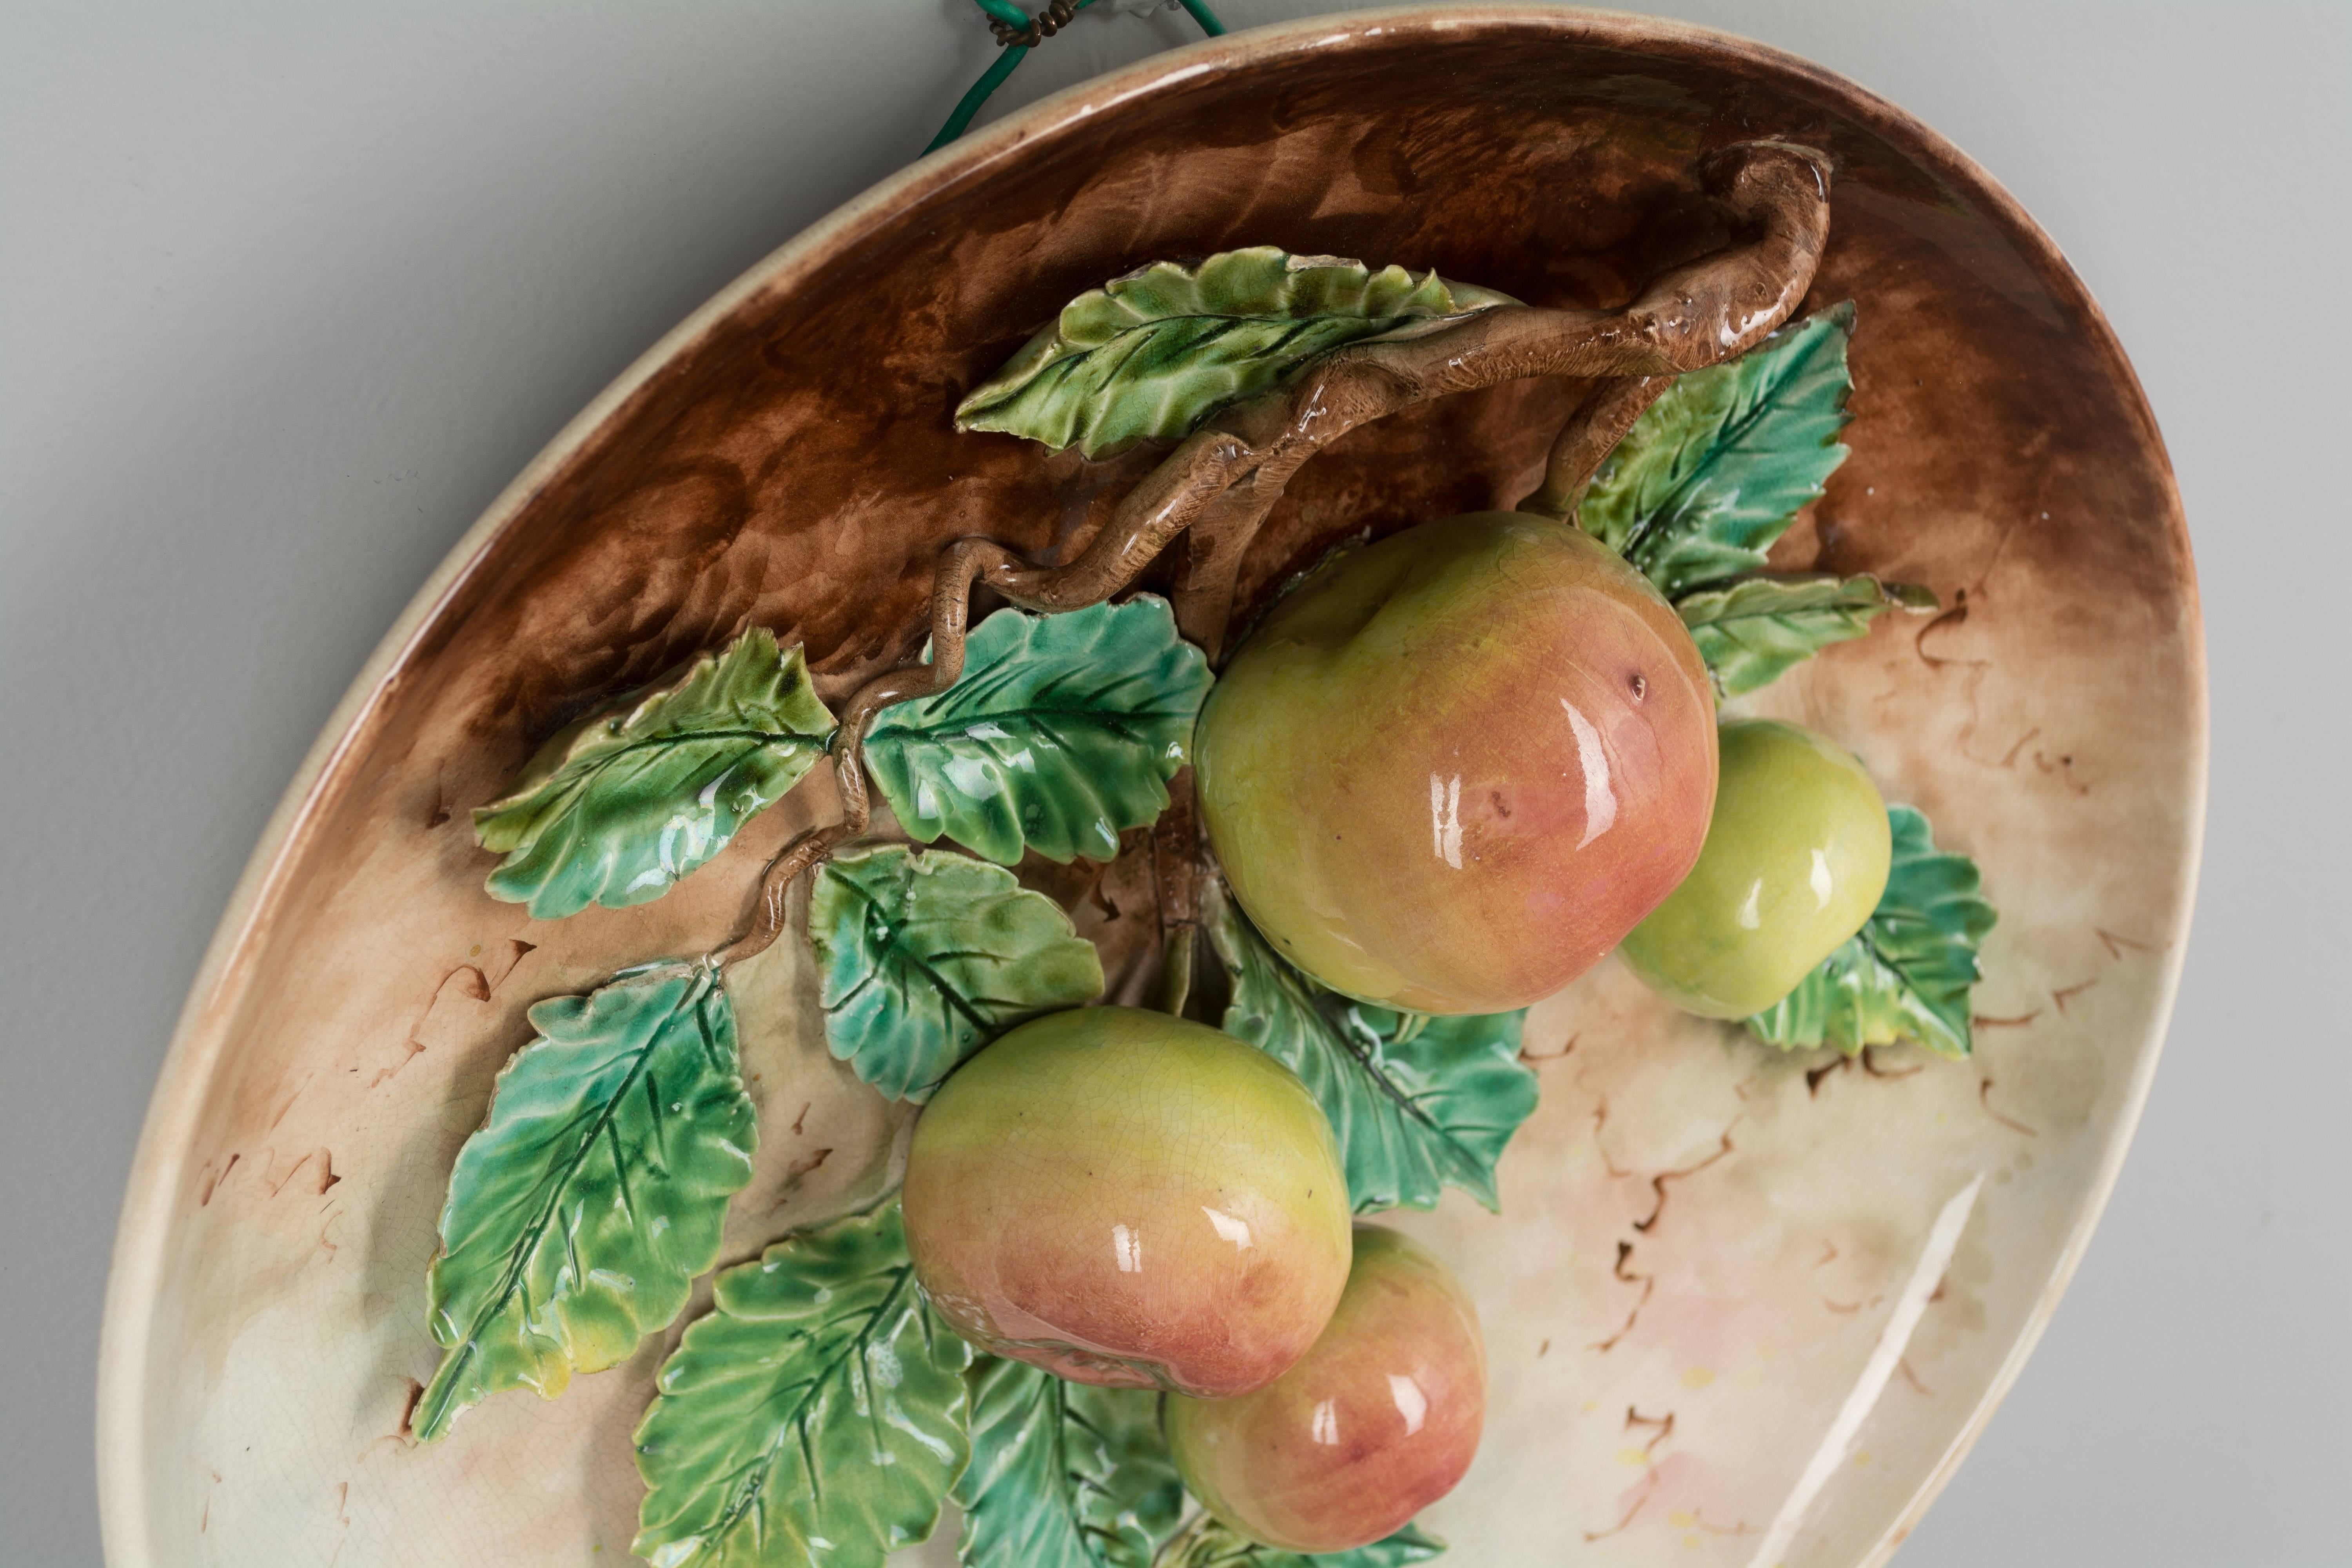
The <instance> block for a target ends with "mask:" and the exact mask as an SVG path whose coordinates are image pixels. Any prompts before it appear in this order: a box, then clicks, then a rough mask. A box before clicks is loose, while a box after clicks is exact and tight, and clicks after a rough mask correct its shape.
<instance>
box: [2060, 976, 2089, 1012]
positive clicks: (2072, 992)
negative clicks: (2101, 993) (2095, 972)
mask: <svg viewBox="0 0 2352 1568" xmlns="http://www.w3.org/2000/svg"><path fill="white" fill-rule="evenodd" d="M2098 983H2099V982H2098V980H2097V978H2096V977H2093V978H2092V979H2089V980H2085V981H2084V982H2083V983H2082V984H2079V985H2069V986H2068V987H2066V989H2064V990H2063V991H2053V992H2052V993H2050V1000H2051V1001H2052V1002H2053V1003H2055V1004H2057V1006H2058V1011H2059V1012H2060V1013H2062V1014H2063V1013H2064V1012H2065V1011H2066V1004H2067V1003H2069V1002H2071V1001H2073V1000H2074V998H2075V997H2077V996H2080V995H2081V994H2083V993H2084V992H2085V991H2088V990H2089V989H2090V988H2091V987H2092V986H2094V985H2096V984H2098Z"/></svg>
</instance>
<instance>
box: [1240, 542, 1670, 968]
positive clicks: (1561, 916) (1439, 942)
mask: <svg viewBox="0 0 2352 1568" xmlns="http://www.w3.org/2000/svg"><path fill="white" fill-rule="evenodd" d="M1194 761H1195V764H1196V766H1197V768H1198V774H1199V784H1200V792H1201V808H1202V818H1203V820H1204V822H1205V823H1206V825H1207V828H1208V835H1209V842H1210V845H1211V847H1213V848H1214V849H1215V851H1216V853H1217V858H1218V860H1219V861H1220V862H1221V863H1222V865H1223V868H1224V873H1225V878H1226V880H1227V881H1228V882H1229V883H1230V884H1231V886H1232V888H1233V890H1234V896H1235V897H1236V898H1237V899H1238V900H1240V901H1241V905H1242V908H1243V909H1244V910H1246V911H1247V912H1248V914H1249V917H1250V919H1251V921H1253V922H1254V923H1255V925H1256V926H1257V928H1258V930H1259V931H1262V932H1264V933H1265V936H1266V938H1267V939H1268V940H1269V941H1270V942H1273V943H1274V945H1275V946H1276V949H1277V950H1278V951H1280V952H1282V953H1283V954H1284V955H1285V956H1286V957H1287V958H1289V959H1290V961H1291V962H1292V963H1296V964H1297V965H1298V966H1299V967H1300V968H1301V969H1304V970H1305V971H1307V973H1309V974H1311V975H1313V976H1315V978H1316V979H1318V980H1319V981H1321V982H1322V983H1323V984H1326V985H1328V986H1330V987H1331V988H1332V989H1334V990H1336V991H1339V992H1342V993H1344V994H1348V995H1350V996H1356V997H1360V998H1361V999H1363V1000H1365V1001H1369V1002H1377V1003H1381V1004H1383V1005H1388V1006H1391V1007H1399V1008H1409V1009H1412V1010H1413V1011H1416V1012H1423V1013H1499V1012H1505V1011H1507V1010H1509V1009H1511V1008H1514V1007H1521V1006H1525V1005H1528V1003H1531V1002H1535V1001H1538V1000H1539V999H1541V998H1542V997H1545V996H1548V995H1549V994H1551V993H1553V992H1554V991H1557V990H1558V989H1559V987H1560V986H1562V985H1564V984H1567V983H1568V982H1569V981H1570V980H1572V979H1574V978H1575V977H1576V976H1577V975H1579V974H1580V973H1583V972H1584V971H1585V970H1586V969H1588V968H1590V967H1591V965H1592V964H1594V963H1597V962H1599V961H1600V959H1601V958H1602V957H1603V956H1604V955H1606V954H1607V953H1608V952H1609V951H1610V950H1611V949H1612V948H1613V947H1615V946H1616V945H1617V942H1618V941H1619V940H1620V939H1621V938H1622V937H1623V936H1624V934H1625V933H1626V932H1627V931H1631V930H1632V929H1633V927H1634V925H1636V924H1637V923H1638V922H1639V921H1641V920H1642V918H1643V916H1644V915H1646V914H1648V913H1649V912H1650V911H1651V910H1653V909H1654V908H1656V907H1657V905H1658V904H1659V903H1660V902H1661V901H1662V900H1664V898H1665V897H1666V895H1667V894H1669V893H1671V892H1672V891H1674V889H1675V884H1677V883H1679V882H1680V881H1681V880H1682V879H1683V877H1684V875H1685V873H1686V872H1688V871H1689V870H1690V868H1691V866H1692V864H1693V863H1694V862H1696V860H1697V858H1698V853H1699V847H1700V846H1701V845H1702V844H1704V843H1705V842H1706V827H1707V819H1708V816H1709V815H1710V814H1711V812H1712V811H1713V809H1714V805H1715V782H1716V739H1715V700H1714V696H1713V693H1712V692H1711V690H1710V689H1709V687H1708V684H1707V677H1706V663H1705V661H1704V660H1702V659H1701V658H1700V657H1699V652H1698V648H1697V647H1696V645H1694V644H1693V643H1692V641H1691V639H1690V634H1689V633H1688V632H1686V631H1685V630H1684V629H1683V625H1682V621H1681V619H1680V618H1679V617H1678V616H1676V615H1675V612H1674V608H1673V606H1671V605H1668V604H1667V603H1666V601H1665V600H1664V598H1663V597H1661V596H1660V595H1659V594H1658V592H1657V590H1656V589H1655V588H1654V587H1652V586H1651V584H1650V583H1649V582H1648V580H1647V579H1645V578H1644V577H1643V576H1642V574H1640V573H1638V572H1636V571H1634V570H1633V568H1632V567H1631V566H1628V565H1627V564H1626V563H1624V562H1623V561H1622V559H1620V558H1619V557H1618V555H1617V554H1616V553H1615V552H1612V551H1611V550H1610V549H1608V548H1607V547H1606V546H1605V545H1602V544H1601V543H1600V542H1597V541H1595V540H1593V539H1591V538H1590V537H1588V536H1587V535H1586V534H1584V533H1583V532H1582V531H1580V530H1579V529H1577V528H1576V527H1575V526H1573V525H1572V524H1569V523H1561V522H1555V521H1550V520H1549V519H1545V518H1538V517H1532V516H1528V515H1526V514H1523V513H1519V512H1479V513H1474V514H1472V515H1470V516H1466V517H1456V518H1449V519H1447V520H1446V521H1443V522H1432V523H1423V525H1421V526H1420V527H1418V528H1412V529H1409V530H1407V531H1404V532H1402V533H1399V534H1395V535H1392V536H1391V537H1390V538H1387V539H1384V540H1381V542H1378V543H1376V544H1372V545H1370V546H1367V547H1366V548H1364V549H1362V550H1359V551H1356V552H1353V553H1351V554H1348V555H1344V556H1341V557H1340V558H1339V559H1338V560H1336V561H1334V562H1332V563H1329V564H1328V565H1327V566H1325V567H1323V568H1322V569H1321V570H1319V571H1318V572H1317V573H1316V574H1314V575H1313V576H1311V577H1309V578H1308V579H1307V582H1306V583H1305V584H1302V585H1301V586H1300V587H1299V588H1298V589H1297V591H1296V592H1295V593H1293V594H1292V595H1290V596H1289V597H1288V598H1286V599H1284V600H1283V601H1282V602H1281V603H1280V604H1278V605H1276V606H1275V607H1274V609H1273V610H1272V611H1271V612H1270V613H1269V614H1268V615H1267V616H1266V617H1265V621H1264V622H1263V623H1262V624H1261V625H1260V626H1258V627H1257V629H1256V630H1255V632H1253V633H1252V634H1251V635H1250V637H1249V638H1248V640H1247V641H1245V642H1244V643H1243V645H1242V646H1241V647H1240V648H1239V650H1238V651H1237V652H1235V654H1234V658H1233V659H1232V662H1231V663H1230V664H1228V665H1227V667H1226V668H1225V669H1224V671H1223V674H1222V675H1221V676H1220V677H1219V678H1218V681H1217V685H1216V688H1215V689H1214V690H1213V691H1212V692H1211V693H1210V695H1209V700H1208V703H1207V705H1206V706H1205V707H1204V708H1203V709H1202V713H1201V722H1200V728H1199V732H1198V737H1197V742H1196V748H1195V753H1194Z"/></svg>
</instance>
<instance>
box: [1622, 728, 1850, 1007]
mask: <svg viewBox="0 0 2352 1568" xmlns="http://www.w3.org/2000/svg"><path fill="white" fill-rule="evenodd" d="M1720 741H1721V746H1722V775H1721V782H1720V783H1719V784H1717V787H1716V795H1715V816H1714V818H1713V820H1712V821H1711V822H1710V824H1709V825H1708V827H1707V834H1706V848H1705V849H1703V850H1701V851H1700V853H1699V858H1698V864H1697V865H1696V866H1694V867H1692V868H1691V873H1690V875H1689V876H1688V877H1686V878H1685V879H1683V883H1682V885H1681V886H1680V887H1678V888H1676V889H1675V890H1674V892H1673V893H1672V894H1671V895H1670V896H1669V897H1668V898H1667V900H1666V901H1665V902H1664V903H1663V904H1661V905H1659V906H1658V908H1657V910H1655V911H1654V913H1652V914H1651V916H1650V917H1649V918H1648V919H1647V920H1645V921H1643V922H1642V923H1641V924H1640V925H1638V926H1636V927H1635V928H1634V929H1633V932H1632V933H1631V934H1630V935H1628V936H1627V937H1626V938H1625V942H1624V945H1623V946H1622V948H1620V949H1619V951H1620V952H1622V953H1623V954H1624V955H1625V962H1626V963H1629V964H1631V965H1632V966H1633V973H1636V974H1638V975H1640V976H1641V977H1642V978H1643V981H1645V982H1647V983H1648V984H1649V985H1650V987H1651V989H1653V990H1654V991H1656V992H1657V993H1658V994H1660V995H1662V996H1664V997H1665V998H1666V999H1667V1000H1669V1001H1671V1002H1672V1003H1674V1005H1675V1006H1677V1007H1680V1008H1682V1009H1683V1010H1684V1011H1685V1012H1686V1013H1696V1014H1699V1015H1700V1016H1703V1017H1708V1018H1745V1017H1747V1016H1748V1015H1749V1014H1751V1013H1759V1012H1762V1011H1763V1010H1764V1009H1765V1008H1767V1007H1769V1006H1770V1005H1772V1004H1773V1003H1775V1002H1778V1001H1779V1000H1780V998H1781V997H1783V996H1786V995H1787V994H1789V992H1790V988H1792V987H1793V986H1794V985H1795V984H1797V982H1799V981H1800V980H1802V979H1803V978H1804V977H1805V975H1806V974H1807V973H1809V972H1811V969H1812V967H1813V966H1814V965H1815V964H1817V963H1821V961H1822V959H1824V958H1826V957H1828V956H1829V955H1830V953H1831V952H1832V950H1834V949H1835V948H1836V947H1837V946H1838V944H1839V943H1841V942H1844V941H1845V939H1846V938H1848V937H1850V936H1852V935H1853V933H1854V932H1855V931H1860V930H1861V929H1862V922H1863V921H1866V920H1868V919H1869V918H1870V911H1871V910H1872V909H1874V907H1876V905H1877V903H1878V895H1879V894H1880V893H1882V892H1884V891H1885V889H1886V870H1887V864H1888V857H1889V854H1890V851H1891V848H1892V845H1891V841H1890V839H1889V836H1888V830H1887V826H1886V803H1885V800H1883V799H1881V798H1880V796H1879V793H1878V786H1877V785H1876V784H1873V783H1872V782H1871V779H1870V774H1869V773H1867V772H1865V771H1864V768H1863V765H1862V763H1860V762H1859V761H1857V760H1856V759H1855V757H1854V755H1853V752H1849V751H1847V750H1845V749H1844V748H1843V747H1842V746H1839V745H1837V744H1835V743H1834V742H1831V741H1830V740H1828V739H1827V738H1825V737H1823V736H1821V735H1817V734H1815V733H1813V732H1812V731H1810V730H1805V729H1801V728H1799V727H1798V726H1797V725H1794V724H1788V723H1781V722H1779V721H1773V720H1750V721H1747V722H1744V723H1730V724H1726V725H1724V726H1723V728H1722V730H1721V731H1720Z"/></svg>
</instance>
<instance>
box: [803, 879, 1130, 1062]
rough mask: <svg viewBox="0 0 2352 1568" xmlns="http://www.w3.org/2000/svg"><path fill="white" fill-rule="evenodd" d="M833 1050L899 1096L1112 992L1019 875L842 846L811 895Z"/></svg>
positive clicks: (1097, 959)
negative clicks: (998, 1040) (1033, 1023)
mask: <svg viewBox="0 0 2352 1568" xmlns="http://www.w3.org/2000/svg"><path fill="white" fill-rule="evenodd" d="M809 940H810V942H811V944H812V945H813V946H814V948H815V949H816V961H817V972H818V977H819V978H818V984H819V992H818V997H817V999H818V1001H819V1002H820V1003H822V1004H823V1005H824V1033H825V1038H826V1040H827V1041H828V1042H829V1043H830V1044H831V1046H832V1047H833V1054H834V1055H835V1057H838V1058H840V1059H842V1060H843V1061H845V1062H847V1063H848V1064H849V1065H850V1066H851V1067H852V1068H855V1069H856V1073H857V1076H858V1077H859V1078H862V1079H865V1080H866V1082H867V1083H870V1084H872V1085H873V1086H874V1087H875V1088H877V1089H880V1090H881V1091H882V1092H883V1093H885V1094H887V1095H889V1096H891V1097H893V1098H894V1099H898V1100H929V1098H930V1096H931V1091H932V1090H933V1089H937V1088H938V1087H939V1086H940V1079H944V1078H946V1077H947V1076H948V1074H949V1073H950V1072H952V1071H954V1070H955V1066H956V1064H957V1063H958V1062H961V1061H962V1060H963V1058H966V1057H968V1056H970V1055H971V1053H972V1052H974V1051H976V1050H978V1049H980V1047H982V1046H983V1045H985V1044H987V1043H988V1042H989V1041H990V1040H992V1039H994V1038H995V1037H997V1036H999V1035H1001V1034H1003V1032H1004V1031H1005V1030H1007V1029H1009V1028H1011V1027H1012V1026H1013V1025H1015V1024H1018V1023H1020V1022H1021V1021H1022V1020H1023V1019H1024V1018H1033V1017H1035V1016H1037V1015H1038V1014H1040V1013H1051V1012H1054V1011H1055V1010H1057V1009H1059V1008H1063V1007H1076V1006H1078V1005H1081V1004H1083V1003H1087V1002H1091V1001H1093V1000H1094V999H1095V998H1096V997H1097V996H1099V995H1100V994H1102V987H1103V973H1102V958H1101V955H1100V954H1098V953H1097V952H1096V951H1095V947H1094V944H1093V943H1092V942H1087V941H1085V940H1084V939H1082V938H1081V937H1080V936H1079V935H1078V934H1077V931H1076V929H1075V928H1073V927H1072V926H1071V924H1070V917H1069V916H1067V915H1066V914H1064V913H1063V912H1062V908H1061V906H1060V905H1059V904H1056V903H1055V902H1054V900H1051V899H1049V898H1047V897H1045V895H1044V894H1043V893H1033V892H1029V891H1027V890H1025V889H1023V888H1022V887H1021V885H1020V884H1019V883H1017V882H1015V881H1014V880H1013V873H1012V872H1010V871H1007V870H1005V869H1004V868H1003V867H1001V866H991V865H988V864H986V863H985V862H982V861H979V860H972V859H968V858H965V857H964V856H961V855H954V854H950V853H949V852H948V851H946V850H940V849H935V850H932V851H931V852H930V853H929V854H920V855H919V854H917V853H915V852H914V851H912V850H908V849H903V848H900V847H897V846H895V845H894V846H891V847H887V848H881V849H872V850H867V851H866V852H864V853H862V854H851V855H840V856H836V857H835V858H833V859H832V860H830V861H828V862H826V863H825V865H824V867H822V868H819V870H818V871H817V874H816V884H815V886H814V889H812V890H811V891H810V894H809Z"/></svg>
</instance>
